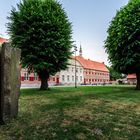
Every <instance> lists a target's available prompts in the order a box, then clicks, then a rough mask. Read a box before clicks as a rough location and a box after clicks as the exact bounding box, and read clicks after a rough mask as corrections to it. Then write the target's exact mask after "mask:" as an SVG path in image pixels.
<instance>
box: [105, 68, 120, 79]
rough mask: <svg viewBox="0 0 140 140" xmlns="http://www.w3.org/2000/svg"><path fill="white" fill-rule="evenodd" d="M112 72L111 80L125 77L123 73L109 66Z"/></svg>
mask: <svg viewBox="0 0 140 140" xmlns="http://www.w3.org/2000/svg"><path fill="white" fill-rule="evenodd" d="M107 68H108V70H109V73H110V80H116V79H121V78H123V75H122V73H119V72H117V71H116V70H114V69H113V68H112V67H107Z"/></svg>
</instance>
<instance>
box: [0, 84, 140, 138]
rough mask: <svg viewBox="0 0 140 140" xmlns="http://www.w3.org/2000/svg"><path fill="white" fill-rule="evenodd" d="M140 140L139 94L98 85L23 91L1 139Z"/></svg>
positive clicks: (125, 88) (1, 133)
mask: <svg viewBox="0 0 140 140" xmlns="http://www.w3.org/2000/svg"><path fill="white" fill-rule="evenodd" d="M94 139H95V140H140V91H136V90H134V88H133V87H114V86H110V87H107V86H95V87H78V88H77V89H75V88H70V87H69V88H51V90H50V91H39V90H38V89H24V90H21V96H20V99H19V115H18V118H17V119H15V120H12V122H11V123H10V124H8V125H5V126H0V140H94Z"/></svg>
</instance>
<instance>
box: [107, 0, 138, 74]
mask: <svg viewBox="0 0 140 140" xmlns="http://www.w3.org/2000/svg"><path fill="white" fill-rule="evenodd" d="M139 25H140V0H130V1H129V3H128V4H127V5H126V6H124V7H122V8H121V9H120V10H119V11H117V14H116V16H115V17H114V18H113V20H112V22H111V23H110V26H109V28H108V37H107V39H106V42H105V48H106V51H107V53H108V54H109V59H110V61H111V62H112V65H113V67H114V69H115V70H117V71H119V72H123V73H126V74H128V73H137V72H140V26H139Z"/></svg>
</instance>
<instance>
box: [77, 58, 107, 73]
mask: <svg viewBox="0 0 140 140" xmlns="http://www.w3.org/2000/svg"><path fill="white" fill-rule="evenodd" d="M76 60H77V61H79V62H80V63H81V65H82V66H83V67H84V68H85V69H93V70H99V71H105V72H109V70H108V69H107V67H106V66H105V64H104V63H100V62H96V61H92V60H89V59H84V58H83V57H81V56H76Z"/></svg>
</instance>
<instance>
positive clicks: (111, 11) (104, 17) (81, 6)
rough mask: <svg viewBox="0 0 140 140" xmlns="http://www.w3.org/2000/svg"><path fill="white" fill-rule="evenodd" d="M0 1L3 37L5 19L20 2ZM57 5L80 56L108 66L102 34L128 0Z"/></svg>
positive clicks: (79, 0)
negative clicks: (80, 48) (66, 18)
mask: <svg viewBox="0 0 140 140" xmlns="http://www.w3.org/2000/svg"><path fill="white" fill-rule="evenodd" d="M2 1H3V2H2ZM2 1H1V3H0V25H1V27H0V34H2V35H3V36H4V37H7V34H6V27H5V24H6V23H7V22H8V21H7V18H6V17H7V16H8V15H9V12H10V10H11V8H12V6H14V7H15V6H16V3H18V2H19V1H20V0H2ZM59 2H60V3H61V4H62V6H63V8H64V9H65V11H66V13H67V15H68V17H69V20H70V22H72V29H73V40H74V41H76V42H75V44H76V45H77V47H78V48H79V46H80V43H81V46H82V49H83V56H84V57H85V58H88V59H91V60H95V61H99V62H105V64H107V65H108V64H109V63H108V60H107V54H106V53H105V50H104V47H103V46H104V41H105V39H106V37H107V32H106V31H107V28H108V26H109V22H110V21H111V20H112V18H113V17H114V16H115V14H116V10H119V9H120V7H122V6H124V5H125V4H127V2H128V0H86V1H85V0H59ZM77 54H78V52H77Z"/></svg>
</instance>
